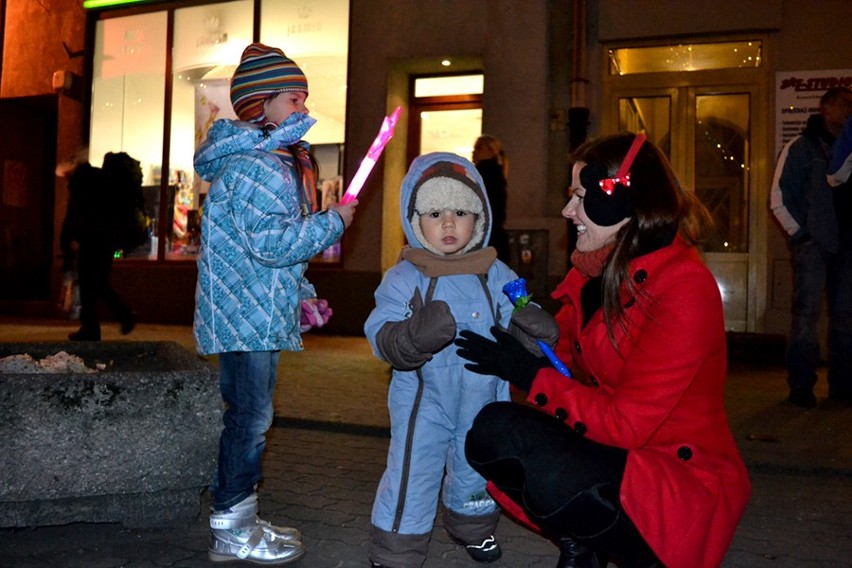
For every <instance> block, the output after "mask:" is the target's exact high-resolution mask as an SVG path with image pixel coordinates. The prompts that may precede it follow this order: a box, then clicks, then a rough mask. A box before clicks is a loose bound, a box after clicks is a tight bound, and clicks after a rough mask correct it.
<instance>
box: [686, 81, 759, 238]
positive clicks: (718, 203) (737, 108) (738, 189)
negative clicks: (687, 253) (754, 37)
mask: <svg viewBox="0 0 852 568" xmlns="http://www.w3.org/2000/svg"><path fill="white" fill-rule="evenodd" d="M695 121H696V124H695V192H696V194H697V195H698V197H699V198H700V199H701V201H702V202H703V203H704V205H705V206H706V207H707V208H708V209H709V210H710V213H711V215H712V216H713V221H714V223H715V231H714V233H713V235H712V237H711V239H710V241H709V242H708V243H707V244H706V246H705V250H706V251H708V252H746V251H748V195H749V189H748V188H749V136H750V133H749V95H748V94H732V95H702V96H696V97H695Z"/></svg>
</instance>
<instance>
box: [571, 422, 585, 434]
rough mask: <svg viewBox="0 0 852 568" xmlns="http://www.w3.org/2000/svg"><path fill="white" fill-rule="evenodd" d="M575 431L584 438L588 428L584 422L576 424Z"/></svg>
mask: <svg viewBox="0 0 852 568" xmlns="http://www.w3.org/2000/svg"><path fill="white" fill-rule="evenodd" d="M574 431H575V432H576V433H578V434H579V435H581V436H582V435H584V434H585V433H586V432H587V431H588V428H587V427H586V425H585V424H583V423H582V422H574Z"/></svg>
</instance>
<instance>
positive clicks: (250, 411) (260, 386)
mask: <svg viewBox="0 0 852 568" xmlns="http://www.w3.org/2000/svg"><path fill="white" fill-rule="evenodd" d="M278 356H279V352H278V351H256V352H244V353H239V352H237V353H220V354H219V389H220V390H221V392H222V400H223V401H224V402H225V414H224V417H223V422H224V425H225V427H224V429H223V430H222V436H221V437H220V438H219V466H218V468H217V471H216V474H215V475H214V476H213V482H212V483H211V484H210V492H211V494H212V495H213V509H214V510H216V511H221V510H224V509H228V508H229V507H231V506H233V505H236V504H237V503H239V502H240V501H242V500H243V499H245V498H246V497H248V496H249V495H251V494H252V493H253V492H254V491H255V488H256V486H257V483H258V482H259V481H260V458H261V456H262V455H263V450H264V448H265V447H266V431H267V430H269V427H270V426H271V425H272V414H273V410H272V395H273V393H274V392H275V383H276V370H277V368H278Z"/></svg>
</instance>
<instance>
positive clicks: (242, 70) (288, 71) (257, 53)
mask: <svg viewBox="0 0 852 568" xmlns="http://www.w3.org/2000/svg"><path fill="white" fill-rule="evenodd" d="M288 91H302V92H304V93H307V92H308V79H307V77H305V74H304V73H302V70H301V69H299V66H298V65H296V63H295V62H294V61H293V60H292V59H290V58H289V57H287V56H286V55H284V52H283V51H281V50H280V49H278V48H277V47H269V46H267V45H263V44H262V43H253V44H251V45H249V46H248V47H247V48H245V51H243V54H242V56H241V57H240V64H239V65H238V66H237V68H236V70H235V71H234V76H233V77H232V78H231V104H232V105H233V107H234V112H236V113H237V116H238V117H239V118H240V120H244V121H246V122H257V123H263V122H266V115H265V114H264V112H263V101H265V100H266V99H268V98H269V97H271V96H273V95H277V94H278V93H284V92H288Z"/></svg>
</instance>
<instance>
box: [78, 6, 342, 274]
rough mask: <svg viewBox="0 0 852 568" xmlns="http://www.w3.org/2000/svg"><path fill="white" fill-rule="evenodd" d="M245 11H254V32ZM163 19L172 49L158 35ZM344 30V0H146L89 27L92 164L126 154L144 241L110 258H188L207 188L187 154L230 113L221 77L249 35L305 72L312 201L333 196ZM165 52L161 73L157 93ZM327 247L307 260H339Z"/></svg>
mask: <svg viewBox="0 0 852 568" xmlns="http://www.w3.org/2000/svg"><path fill="white" fill-rule="evenodd" d="M255 9H259V10H260V15H261V18H260V20H261V21H260V26H259V29H255ZM170 17H173V21H172V22H171V23H172V26H173V33H172V34H171V35H172V37H173V38H174V39H173V42H172V45H168V41H167V29H168V25H169V18H170ZM348 29H349V2H348V0H274V1H269V0H234V1H230V2H211V3H209V4H203V5H193V6H189V7H185V8H178V9H175V10H173V11H166V10H159V11H156V10H154V9H153V7H152V11H151V12H149V13H144V14H134V15H128V16H121V15H120V14H116V13H114V12H113V13H111V14H107V13H105V16H104V17H103V19H101V20H100V21H98V22H97V25H96V38H95V44H96V49H95V56H94V68H95V73H94V78H93V85H92V101H93V104H92V117H91V120H92V123H91V140H90V149H91V157H92V162H93V163H94V164H95V165H98V163H99V162H100V160H101V159H102V157H103V155H104V153H106V152H109V151H113V152H115V151H125V152H127V153H129V154H130V155H132V156H133V157H135V158H136V159H138V160H139V161H140V162H141V163H142V168H143V173H144V180H143V185H144V187H143V191H144V194H145V198H146V212H147V213H148V214H149V216H150V217H151V223H150V232H151V236H150V239H149V241H148V242H147V243H146V244H145V245H143V246H142V247H140V248H139V249H137V250H135V251H123V252H122V253H121V254H120V256H125V257H128V258H137V259H145V258H149V259H161V260H192V259H194V256H195V254H196V253H197V250H198V245H199V237H200V218H201V215H202V213H203V202H204V197H205V196H206V194H207V190H208V185H207V184H206V183H205V182H203V181H202V180H201V179H200V178H199V177H198V176H196V175H195V172H194V169H193V165H192V159H193V155H194V153H195V150H196V149H197V148H198V146H199V145H200V144H201V143H202V142H203V141H204V139H205V138H206V136H207V131H208V130H209V128H210V126H211V125H212V124H213V122H214V121H216V120H218V119H220V118H235V114H234V112H233V109H232V108H231V103H230V78H231V75H232V74H233V71H234V69H235V68H236V65H237V64H238V63H239V59H240V55H241V54H242V51H243V49H244V48H245V47H246V45H248V44H249V43H251V42H252V41H253V38H256V37H258V36H259V37H260V41H262V42H263V43H266V44H268V45H273V46H276V47H280V48H281V49H282V50H284V52H285V53H286V54H287V55H288V56H289V57H291V58H293V59H294V60H295V61H296V62H297V63H298V64H299V66H300V67H301V68H302V69H303V71H304V72H305V75H306V76H307V77H308V83H309V86H310V95H309V99H308V108H309V109H310V111H311V115H312V116H313V117H314V118H317V119H318V122H317V124H316V125H315V126H314V127H313V128H312V129H311V130H310V132H309V133H308V135H307V136H306V137H305V139H306V140H307V141H308V142H310V143H311V145H312V147H313V149H314V153H315V155H316V156H317V158H318V161H319V162H320V165H321V171H320V179H319V180H318V182H319V185H318V192H319V193H320V194H321V202H322V203H323V204H324V205H327V204H328V203H329V202H331V201H336V200H337V199H338V198H339V193H340V191H339V186H340V185H341V183H342V163H341V162H342V160H341V159H340V156H341V155H342V148H343V141H344V132H345V119H346V116H345V109H346V70H347V55H348ZM168 53H171V55H172V60H171V81H170V86H169V87H170V88H169V92H168V94H167V95H166V98H164V93H166V89H167V82H166V73H167V67H166V65H167V59H168V58H167V54H168ZM166 100H169V102H170V104H169V105H168V106H167V105H166V104H165V101H166ZM164 117H165V118H164ZM166 121H168V123H166ZM166 125H167V126H168V128H166V127H165V126H166ZM166 133H168V134H167V135H168V152H167V153H168V156H166V157H165V160H164V156H163V148H164V143H165V140H166V138H165V136H166ZM332 249H333V251H332V253H330V254H329V253H328V251H327V252H326V253H325V254H324V255H320V256H319V257H318V260H320V261H323V262H330V261H331V262H339V261H340V256H339V251H340V246H339V243H338V244H337V245H336V246H335V247H332ZM335 251H336V252H335Z"/></svg>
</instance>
